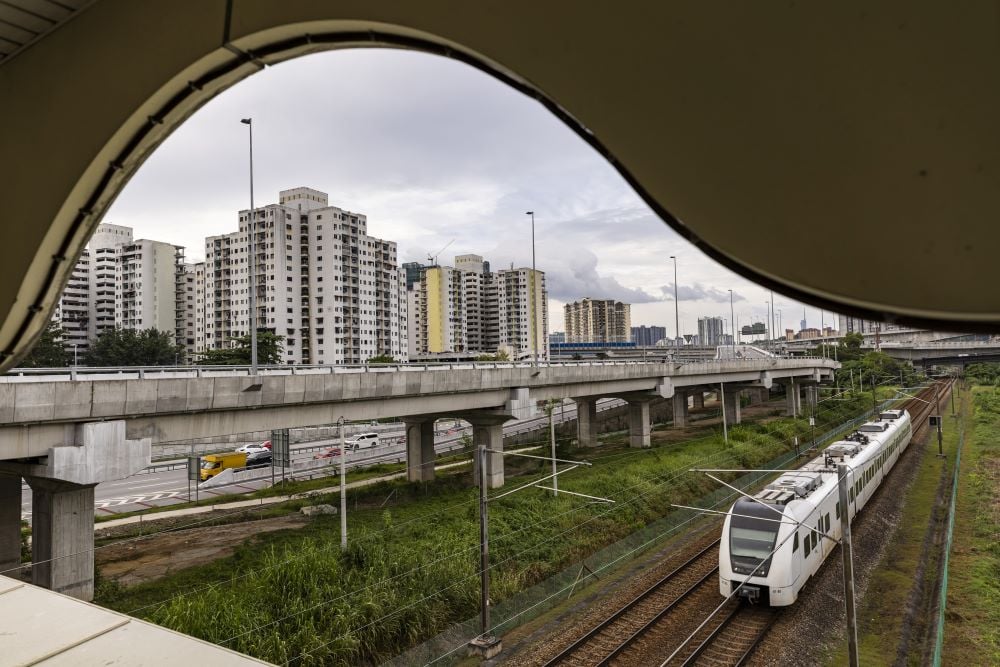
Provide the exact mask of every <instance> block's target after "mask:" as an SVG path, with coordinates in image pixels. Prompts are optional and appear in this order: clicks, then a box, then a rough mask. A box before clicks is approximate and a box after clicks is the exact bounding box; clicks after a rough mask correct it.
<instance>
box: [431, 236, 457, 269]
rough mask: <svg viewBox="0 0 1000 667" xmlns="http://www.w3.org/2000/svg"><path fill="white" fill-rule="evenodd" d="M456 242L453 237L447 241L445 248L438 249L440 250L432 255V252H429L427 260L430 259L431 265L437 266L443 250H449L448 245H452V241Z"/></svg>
mask: <svg viewBox="0 0 1000 667" xmlns="http://www.w3.org/2000/svg"><path fill="white" fill-rule="evenodd" d="M454 242H455V239H452V240H450V241H448V242H447V243H446V244H445V245H444V247H443V248H441V249H440V250H438V251H437V252H436V253H434V254H433V255H431V254H428V255H427V261H428V262H429V263H430V265H431V266H437V263H438V257H439V256H440V255H441V253H443V252H444V251H445V250H447V249H448V246H450V245H451V244H452V243H454Z"/></svg>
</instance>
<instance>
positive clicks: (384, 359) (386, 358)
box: [367, 354, 396, 364]
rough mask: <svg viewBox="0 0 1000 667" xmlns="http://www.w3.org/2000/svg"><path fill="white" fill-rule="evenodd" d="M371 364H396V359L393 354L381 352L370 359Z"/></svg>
mask: <svg viewBox="0 0 1000 667" xmlns="http://www.w3.org/2000/svg"><path fill="white" fill-rule="evenodd" d="M367 363H369V364H394V363H396V359H395V358H393V356H392V355H391V354H379V355H376V356H374V357H372V358H371V359H369V360H368V362H367Z"/></svg>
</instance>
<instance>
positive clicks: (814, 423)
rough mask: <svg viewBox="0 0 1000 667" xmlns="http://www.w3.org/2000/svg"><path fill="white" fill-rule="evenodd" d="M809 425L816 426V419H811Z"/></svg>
mask: <svg viewBox="0 0 1000 667" xmlns="http://www.w3.org/2000/svg"><path fill="white" fill-rule="evenodd" d="M809 425H810V426H815V425H816V418H815V417H810V418H809Z"/></svg>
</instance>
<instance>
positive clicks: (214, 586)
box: [99, 395, 871, 665]
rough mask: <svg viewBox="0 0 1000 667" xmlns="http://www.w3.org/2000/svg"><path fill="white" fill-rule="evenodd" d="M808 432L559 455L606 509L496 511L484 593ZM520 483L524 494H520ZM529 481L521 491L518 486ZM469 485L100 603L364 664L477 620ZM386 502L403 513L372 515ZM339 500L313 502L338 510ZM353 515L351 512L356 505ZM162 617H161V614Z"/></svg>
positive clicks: (743, 428) (804, 426) (281, 655)
mask: <svg viewBox="0 0 1000 667" xmlns="http://www.w3.org/2000/svg"><path fill="white" fill-rule="evenodd" d="M870 405H871V398H870V396H862V395H859V396H857V397H854V398H851V399H846V400H843V401H830V402H828V403H824V404H823V405H822V406H821V410H820V411H819V412H818V414H817V418H818V421H819V424H818V428H817V433H820V432H822V431H823V430H825V429H826V428H828V427H829V426H830V425H833V424H839V423H841V422H843V421H844V420H845V419H847V418H848V417H850V416H853V415H855V414H857V413H858V412H860V411H861V410H864V409H867V408H868V407H870ZM809 432H810V429H809V426H808V422H807V421H806V420H805V419H803V418H799V419H794V420H793V419H779V420H774V421H771V422H769V423H766V424H758V425H754V424H743V425H739V426H734V427H733V428H731V429H730V430H729V442H728V444H725V443H723V442H722V435H721V433H715V434H713V435H710V436H709V437H705V438H702V439H699V440H692V441H688V442H685V443H681V444H676V443H675V444H671V445H670V446H669V447H667V446H655V445H657V444H661V443H665V436H664V434H663V433H662V432H654V433H653V442H654V448H653V449H651V450H630V449H628V448H627V446H626V444H625V443H626V440H627V438H626V437H623V436H620V435H619V436H614V437H613V438H609V439H606V440H605V441H604V443H603V445H602V447H600V448H597V449H592V450H582V449H578V450H575V451H574V450H569V449H566V448H565V447H563V448H562V449H561V451H560V453H559V455H560V456H561V457H575V458H586V459H590V460H591V462H592V463H593V466H592V467H589V468H581V469H578V470H575V471H573V472H571V473H569V475H568V476H566V477H565V478H563V481H561V482H560V488H564V489H568V490H573V491H577V492H579V493H585V494H589V495H593V496H599V497H608V498H613V499H615V500H616V501H617V502H616V504H614V505H611V506H610V507H609V506H606V505H602V504H593V503H588V502H586V501H584V500H581V499H580V498H574V497H570V496H566V495H560V496H559V497H557V498H553V497H552V496H551V495H549V494H547V493H545V492H543V491H525V492H522V493H519V494H515V495H512V496H509V497H506V498H504V499H502V500H499V501H497V502H496V503H495V504H491V507H490V549H491V554H492V563H493V564H494V569H493V572H492V593H493V597H494V600H495V601H500V600H504V599H506V598H509V597H510V596H512V595H514V594H516V593H518V592H520V591H522V590H524V589H526V588H528V587H530V586H532V585H533V584H535V583H537V582H539V581H541V580H542V579H544V578H546V577H548V576H550V575H552V574H554V573H555V572H557V571H559V570H561V569H562V568H564V567H566V566H568V565H569V564H571V563H574V562H577V561H579V560H580V559H582V558H584V557H586V556H587V555H589V554H591V553H593V552H594V551H596V550H597V549H600V548H602V547H604V546H606V545H607V544H610V543H612V542H614V541H617V540H618V539H621V538H622V537H624V536H626V535H628V534H630V533H632V532H634V531H636V530H638V529H640V528H642V527H643V526H645V525H647V524H648V523H650V522H652V521H654V520H656V519H658V518H660V517H662V516H664V515H665V514H666V513H668V511H669V504H670V503H671V502H678V503H683V502H685V501H689V500H693V499H695V498H697V497H699V496H701V495H702V494H704V493H706V492H708V491H710V490H712V488H713V483H712V482H711V481H710V480H708V479H707V478H705V477H703V476H700V475H695V474H685V473H684V472H683V471H684V470H686V469H688V468H690V467H692V466H694V465H696V464H708V463H710V464H711V465H714V466H718V467H752V466H758V465H760V464H762V463H764V462H766V461H769V460H770V459H772V458H774V457H775V456H777V455H778V454H781V453H783V452H786V451H789V450H790V449H791V448H792V444H791V443H792V438H793V436H799V437H800V438H802V439H805V437H806V436H807V435H808V434H809ZM545 465H546V464H545V463H544V462H543V461H536V460H531V459H518V458H509V459H508V460H507V461H506V464H505V467H506V470H507V472H508V475H513V474H516V473H520V474H522V475H541V474H544V467H543V466H545ZM519 481H521V480H519ZM523 481H527V480H526V479H525V480H523ZM469 483H470V475H468V474H463V475H451V476H441V477H439V478H438V479H437V480H436V481H434V482H432V483H427V484H409V483H405V482H393V483H379V484H376V485H373V486H372V487H366V488H364V489H359V490H357V491H355V492H353V497H352V501H356V502H359V505H360V507H359V509H357V510H355V511H353V512H351V513H350V514H349V521H350V543H349V547H348V548H347V549H346V550H345V551H341V550H340V545H339V534H338V531H337V528H336V525H337V521H338V519H337V518H336V517H320V518H318V519H316V520H314V521H313V522H312V523H311V524H310V525H309V527H308V528H307V529H304V530H299V531H287V532H282V533H271V534H268V535H265V536H261V537H260V538H259V539H258V540H255V541H254V542H253V543H251V544H248V545H244V546H243V547H242V548H241V549H240V550H238V552H237V553H236V554H235V555H233V556H232V557H230V558H227V559H222V560H220V561H217V562H215V563H213V564H211V565H209V566H203V567H197V568H191V569H189V570H186V571H184V572H181V573H179V574H177V575H174V576H170V577H165V578H163V579H161V580H158V581H156V582H152V583H149V584H145V585H141V586H136V587H134V588H130V589H127V590H120V589H117V588H115V587H104V588H102V590H101V591H100V597H99V602H101V603H102V604H106V605H109V606H112V607H114V608H116V609H120V610H122V611H125V612H132V613H137V614H139V615H140V616H143V617H146V618H149V619H150V620H153V621H155V622H157V623H160V624H163V625H166V626H168V627H171V628H174V629H177V630H180V631H182V632H186V633H189V634H192V635H195V636H198V637H202V638H204V639H207V640H209V641H213V642H217V643H220V644H223V645H225V646H228V647H230V648H234V649H236V650H239V651H242V652H246V653H249V654H251V655H255V656H258V657H260V658H263V659H265V660H269V661H272V662H276V663H279V664H284V663H291V664H295V665H319V664H344V665H347V664H369V663H375V662H378V661H379V660H381V659H384V658H386V657H388V656H391V655H394V654H396V653H398V652H400V651H402V650H403V649H405V648H407V647H408V646H411V645H414V644H416V643H418V642H420V641H422V640H424V639H426V638H428V637H430V636H432V635H434V634H436V633H437V632H439V631H441V630H443V629H444V628H446V627H447V626H449V625H451V624H452V623H455V622H456V621H460V620H463V619H465V618H468V617H471V616H474V615H475V614H476V612H477V610H478V607H479V583H478V574H477V565H478V558H479V554H478V521H477V495H478V494H477V492H476V490H474V489H472V488H470V486H469ZM391 492H394V493H395V496H394V500H395V501H397V502H399V503H400V504H399V505H397V506H395V507H393V508H391V509H384V508H380V507H379V503H380V502H381V501H382V500H383V499H385V498H386V496H387V493H391ZM335 498H336V496H333V495H331V496H329V497H326V498H318V499H316V500H314V501H313V502H317V503H319V502H330V503H332V504H336V500H335ZM352 504H353V503H352ZM161 603H162V604H161Z"/></svg>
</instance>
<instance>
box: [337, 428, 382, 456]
mask: <svg viewBox="0 0 1000 667" xmlns="http://www.w3.org/2000/svg"><path fill="white" fill-rule="evenodd" d="M345 444H346V445H347V451H355V452H356V451H358V450H359V449H370V448H372V447H378V446H379V439H378V433H359V434H358V435H356V436H354V437H352V438H348V439H347V442H346V443H345Z"/></svg>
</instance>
